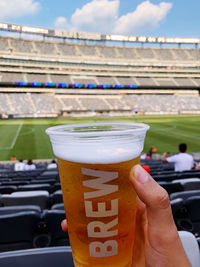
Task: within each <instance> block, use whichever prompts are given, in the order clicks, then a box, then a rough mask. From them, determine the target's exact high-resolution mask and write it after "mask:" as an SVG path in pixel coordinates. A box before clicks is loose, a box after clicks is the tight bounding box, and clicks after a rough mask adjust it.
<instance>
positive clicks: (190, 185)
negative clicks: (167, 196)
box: [183, 181, 200, 191]
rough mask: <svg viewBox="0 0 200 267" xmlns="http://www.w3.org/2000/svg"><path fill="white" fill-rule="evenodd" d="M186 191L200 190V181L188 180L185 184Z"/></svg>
mask: <svg viewBox="0 0 200 267" xmlns="http://www.w3.org/2000/svg"><path fill="white" fill-rule="evenodd" d="M183 188H184V191H189V190H200V181H196V182H195V181H194V182H186V183H184V184H183Z"/></svg>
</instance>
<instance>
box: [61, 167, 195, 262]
mask: <svg viewBox="0 0 200 267" xmlns="http://www.w3.org/2000/svg"><path fill="white" fill-rule="evenodd" d="M130 182H131V184H132V186H133V187H134V189H135V191H136V193H137V196H138V198H137V204H138V205H137V218H136V220H137V221H140V222H142V223H140V224H136V234H137V233H138V235H141V231H142V232H143V233H144V240H145V263H144V262H141V256H140V255H139V256H138V250H137V252H136V253H135V254H134V248H133V259H134V263H133V265H132V266H148V267H155V266H159V267H170V266H174V267H175V266H177V267H179V266H180V267H191V264H190V262H189V260H188V258H187V256H186V253H185V251H184V248H183V246H182V243H181V240H180V237H179V234H178V231H177V228H176V225H175V222H174V220H173V215H172V211H171V206H170V201H169V196H168V193H167V192H166V191H165V189H164V188H162V187H161V186H160V185H159V184H158V183H157V182H156V181H155V180H154V179H153V178H152V177H151V176H150V174H148V173H147V172H146V171H145V170H144V169H143V168H142V167H141V166H140V165H136V166H135V167H134V168H133V169H132V170H131V174H130ZM61 226H62V229H63V231H67V221H66V220H64V221H62V224H61ZM137 227H138V229H137ZM135 240H136V242H135V247H137V246H138V245H139V244H137V242H138V241H139V242H141V241H140V240H141V239H140V238H137V236H136V239H135ZM139 246H141V244H140V245H139ZM135 251H136V250H135Z"/></svg>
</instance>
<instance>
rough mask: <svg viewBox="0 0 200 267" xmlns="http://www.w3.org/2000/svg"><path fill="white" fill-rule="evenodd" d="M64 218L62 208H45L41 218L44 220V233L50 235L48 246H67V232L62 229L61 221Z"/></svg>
mask: <svg viewBox="0 0 200 267" xmlns="http://www.w3.org/2000/svg"><path fill="white" fill-rule="evenodd" d="M64 219H66V216H65V211H64V210H45V211H44V212H43V215H42V220H43V221H44V222H45V226H46V228H45V231H46V234H49V235H50V236H51V241H50V244H49V246H68V245H69V236H68V233H65V232H63V231H62V228H61V222H62V221H63V220H64Z"/></svg>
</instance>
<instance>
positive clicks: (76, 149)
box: [46, 123, 149, 164]
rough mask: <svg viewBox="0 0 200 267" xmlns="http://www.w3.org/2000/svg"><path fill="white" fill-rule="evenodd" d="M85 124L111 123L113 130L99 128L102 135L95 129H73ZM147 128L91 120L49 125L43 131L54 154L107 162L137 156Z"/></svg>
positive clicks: (140, 125)
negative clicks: (92, 121)
mask: <svg viewBox="0 0 200 267" xmlns="http://www.w3.org/2000/svg"><path fill="white" fill-rule="evenodd" d="M88 125H89V126H91V127H93V126H94V127H96V126H104V125H106V126H112V128H113V127H114V131H108V130H106V131H102V132H100V134H101V135H102V136H100V135H99V132H98V131H95V130H92V131H90V132H79V131H74V128H75V127H79V128H80V129H82V127H86V126H88ZM123 127H124V128H123ZM148 129H149V126H148V125H145V124H136V123H93V124H91V123H90V124H74V125H64V126H56V127H51V128H49V129H47V130H46V132H47V134H48V135H49V136H50V139H51V142H52V146H53V151H54V154H55V155H56V157H58V158H61V159H64V160H67V161H72V162H79V163H90V164H97V163H99V164H105V163H107V164H108V163H118V162H123V161H128V160H131V159H133V158H136V157H138V156H139V155H140V154H141V152H142V150H143V144H144V138H145V134H146V131H147V130H148ZM112 130H113V129H112Z"/></svg>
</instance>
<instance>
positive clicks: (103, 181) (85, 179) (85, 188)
mask: <svg viewBox="0 0 200 267" xmlns="http://www.w3.org/2000/svg"><path fill="white" fill-rule="evenodd" d="M148 128H149V127H148V126H147V125H145V124H135V123H93V124H75V125H68V126H67V125H65V126H56V127H52V128H49V129H47V133H48V134H49V135H50V138H51V142H52V145H53V150H54V153H55V155H56V156H57V158H58V166H59V173H60V179H61V187H62V192H63V199H64V206H65V211H66V217H67V221H68V231H69V237H70V243H71V247H72V253H73V259H74V263H75V266H76V267H88V266H92V267H93V266H97V267H100V266H107V267H112V266H113V267H114V266H115V267H117V266H119V267H125V266H126V267H129V266H131V264H132V257H133V245H134V240H135V239H134V236H135V221H136V219H135V218H136V194H135V191H134V189H133V187H132V186H131V185H130V182H129V173H130V169H131V168H132V167H133V166H134V165H135V164H138V163H139V156H140V153H141V151H142V149H143V143H144V137H145V133H146V131H147V130H148Z"/></svg>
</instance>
